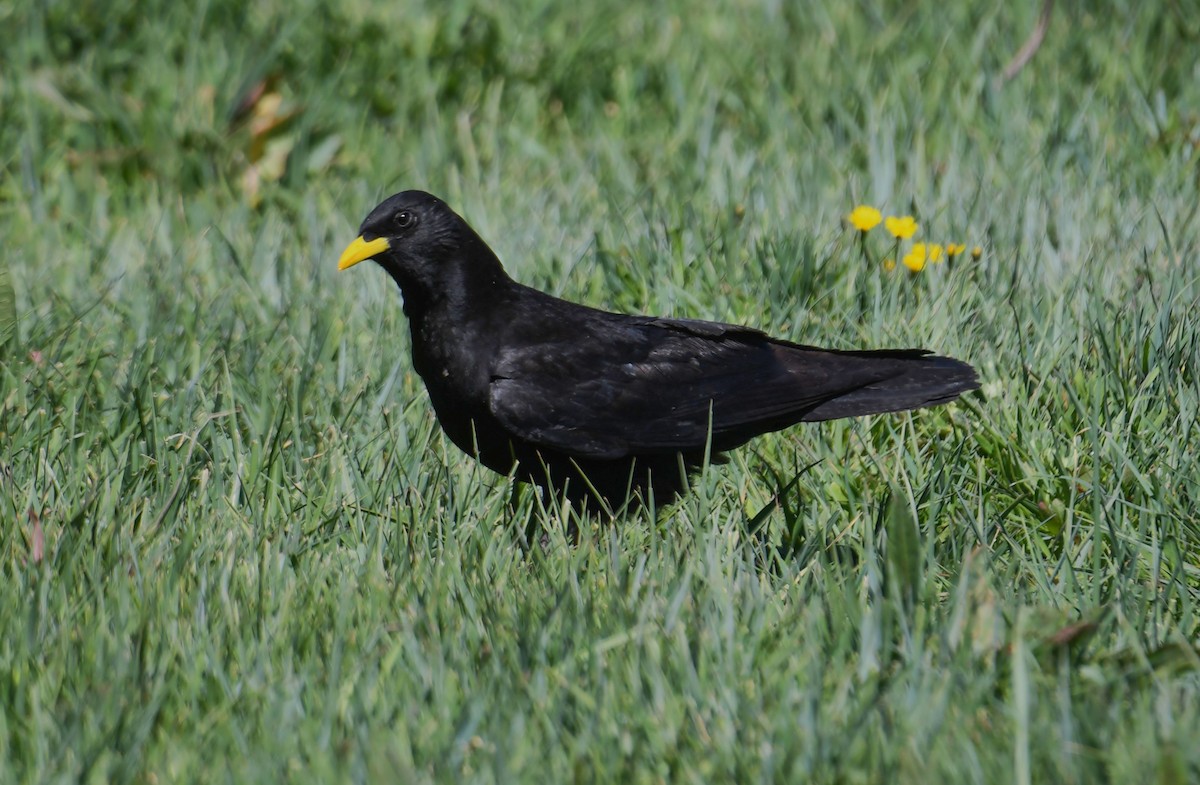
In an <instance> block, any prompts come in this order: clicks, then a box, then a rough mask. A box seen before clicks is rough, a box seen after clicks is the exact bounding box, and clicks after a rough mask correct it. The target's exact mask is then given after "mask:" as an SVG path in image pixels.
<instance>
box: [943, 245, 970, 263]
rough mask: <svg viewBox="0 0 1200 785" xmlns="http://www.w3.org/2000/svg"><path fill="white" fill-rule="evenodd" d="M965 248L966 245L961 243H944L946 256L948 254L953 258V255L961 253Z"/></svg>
mask: <svg viewBox="0 0 1200 785" xmlns="http://www.w3.org/2000/svg"><path fill="white" fill-rule="evenodd" d="M966 248H967V246H965V245H962V244H959V245H955V244H954V243H947V244H946V256H949V257H950V258H951V259H953V258H954V257H956V256H958V255H959V254H960V253H962V252H963V251H964V250H966Z"/></svg>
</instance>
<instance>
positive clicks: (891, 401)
mask: <svg viewBox="0 0 1200 785" xmlns="http://www.w3.org/2000/svg"><path fill="white" fill-rule="evenodd" d="M830 354H836V355H837V356H838V364H839V365H842V364H846V363H848V364H849V365H854V364H856V362H855V361H861V362H862V363H863V364H864V366H868V365H869V367H870V368H871V370H872V371H875V372H878V373H879V375H880V376H882V378H878V377H877V380H875V381H871V382H869V383H867V384H864V385H862V386H860V387H856V388H853V389H850V390H847V391H846V392H845V393H842V394H841V395H837V396H835V397H833V398H830V399H829V400H827V401H825V402H823V403H820V404H818V405H817V406H815V407H813V408H812V409H811V410H809V411H808V412H807V413H806V414H805V415H804V417H803V420H804V421H806V422H815V421H818V420H835V419H838V418H840V417H857V416H860V415H864V414H884V413H886V412H900V411H905V410H908V409H921V408H924V407H927V406H937V405H939V404H943V403H948V402H950V401H953V400H954V399H955V398H957V397H959V396H960V395H962V394H963V393H966V392H970V391H971V390H975V389H978V388H979V377H978V376H977V375H976V374H975V369H974V368H972V367H971V366H970V365H968V364H967V363H964V362H961V361H959V360H955V359H953V358H951V357H941V356H938V355H935V354H930V353H929V352H927V351H925V350H923V349H907V350H881V351H848V352H830Z"/></svg>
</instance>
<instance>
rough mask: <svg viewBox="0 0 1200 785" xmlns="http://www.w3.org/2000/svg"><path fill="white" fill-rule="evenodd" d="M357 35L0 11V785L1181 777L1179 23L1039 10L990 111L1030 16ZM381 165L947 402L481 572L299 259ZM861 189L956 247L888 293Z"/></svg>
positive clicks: (1175, 18) (428, 429)
mask: <svg viewBox="0 0 1200 785" xmlns="http://www.w3.org/2000/svg"><path fill="white" fill-rule="evenodd" d="M378 5H379V7H374V6H373V5H372V4H369V3H366V2H364V1H363V0H302V1H301V2H299V3H283V2H276V1H272V2H267V3H260V4H256V5H254V6H253V8H252V9H251V10H243V8H244V6H243V4H238V3H233V2H230V1H229V0H208V2H200V3H169V2H165V1H164V0H147V1H146V2H134V0H118V1H117V2H110V3H98V2H85V3H74V4H69V3H64V2H56V1H55V0H38V2H17V3H12V2H9V3H0V27H2V28H3V29H5V30H6V31H8V32H7V33H6V38H5V45H4V46H3V47H0V237H2V238H3V254H2V255H0V515H2V516H3V519H4V521H5V525H4V526H2V527H0V783H8V782H14V783H17V782H20V783H27V782H50V781H88V782H106V781H132V782H144V783H162V782H194V781H228V782H251V781H267V782H269V781H279V780H293V781H303V782H309V781H366V782H423V781H441V782H459V781H474V782H514V781H525V782H565V781H631V782H659V781H682V782H723V781H725V782H750V781H760V782H767V781H795V782H803V781H811V782H838V783H849V782H876V781H884V780H887V781H896V782H914V783H917V782H919V783H924V782H930V781H944V782H956V783H959V782H1019V783H1023V782H1035V781H1036V782H1078V783H1092V782H1130V781H1134V780H1137V781H1145V782H1151V781H1153V782H1156V783H1183V782H1189V781H1190V782H1195V781H1197V780H1200V731H1197V728H1200V654H1198V653H1197V648H1196V646H1197V642H1198V640H1200V513H1198V512H1197V501H1198V500H1200V462H1198V460H1197V454H1196V448H1195V445H1196V444H1198V443H1200V421H1198V414H1200V395H1198V389H1200V388H1198V381H1197V368H1200V326H1198V325H1197V321H1196V318H1195V314H1196V313H1197V309H1198V308H1200V280H1198V279H1200V264H1198V263H1200V254H1198V250H1200V231H1198V225H1197V211H1198V209H1200V208H1198V205H1200V174H1198V173H1200V79H1197V76H1198V72H1197V70H1196V67H1195V65H1194V63H1195V56H1194V55H1195V49H1196V41H1197V36H1200V29H1197V26H1196V23H1195V20H1194V18H1193V17H1194V16H1195V15H1194V14H1192V13H1190V12H1189V11H1188V10H1187V9H1188V8H1189V7H1190V6H1189V3H1188V2H1182V1H1169V2H1165V3H1163V4H1155V3H1134V2H1128V3H1126V2H1120V1H1119V0H1112V2H1099V3H1082V2H1066V3H1060V4H1058V8H1057V10H1056V16H1055V18H1054V20H1053V23H1052V25H1051V27H1050V31H1049V35H1048V37H1047V40H1046V42H1045V44H1044V46H1043V47H1042V50H1041V51H1040V52H1039V53H1038V54H1037V56H1036V58H1035V59H1034V60H1033V62H1032V63H1031V64H1030V66H1028V68H1027V69H1026V70H1025V71H1023V72H1022V73H1021V74H1020V75H1019V76H1018V77H1017V78H1016V79H1015V80H1014V81H1013V82H1012V83H1010V84H1008V85H1006V86H1003V87H1000V86H999V85H998V84H997V83H996V81H995V76H996V74H997V73H998V72H999V71H1000V70H1001V69H1002V67H1003V66H1004V64H1005V63H1006V62H1007V61H1008V59H1009V57H1010V56H1011V55H1012V53H1013V52H1015V51H1016V50H1017V49H1018V48H1019V46H1020V45H1021V43H1022V41H1023V40H1024V38H1025V36H1026V35H1027V34H1028V31H1029V30H1030V29H1031V28H1032V26H1033V24H1034V22H1035V19H1036V15H1037V10H1038V9H1037V7H1036V5H1037V4H1035V3H1026V4H1015V5H1014V4H1007V5H1006V4H988V3H973V4H965V3H964V4H948V5H946V6H945V7H939V4H930V3H916V2H891V3H882V4H873V3H867V2H860V3H835V2H824V1H823V0H817V1H814V0H807V1H806V2H800V3H762V4H758V3H750V2H724V3H719V4H700V3H697V4H694V6H693V5H691V4H685V3H683V2H680V1H679V0H667V2H662V3H654V4H650V5H649V6H647V5H645V4H636V3H634V4H630V3H617V2H601V3H599V4H592V5H591V6H588V8H589V9H590V10H571V9H570V7H569V6H568V5H566V4H563V6H562V7H559V5H558V4H550V3H545V2H542V0H523V2H521V3H517V4H512V7H511V8H507V9H505V10H501V8H499V7H493V6H492V5H491V4H486V3H480V2H476V3H474V4H472V3H470V2H458V3H454V4H447V3H432V2H430V3H421V2H414V3H380V4H378ZM1160 5H1161V7H1160ZM1009 6H1011V7H1009ZM268 77H269V79H270V84H271V86H272V89H273V90H276V91H277V92H278V93H279V95H280V96H281V98H282V100H283V108H284V110H286V111H294V112H295V114H294V116H292V117H291V119H290V120H289V121H288V122H287V123H285V124H284V125H283V126H281V127H280V128H278V129H276V130H275V131H273V132H272V133H270V134H268V135H266V137H265V138H260V139H258V140H257V142H256V140H255V138H254V136H253V134H252V132H251V131H250V130H249V129H248V128H247V127H246V125H245V123H244V122H243V123H237V122H232V121H231V118H233V117H234V115H235V108H236V107H237V106H238V104H239V101H240V100H241V99H242V98H243V97H244V96H246V95H247V94H249V93H250V92H251V91H252V89H253V88H254V86H255V85H258V84H261V83H262V81H263V80H264V79H266V78H268ZM264 141H265V142H267V143H268V144H265V145H264V144H262V143H263V142H264ZM252 161H254V162H257V165H259V166H260V167H261V170H260V178H259V186H258V190H257V192H256V193H255V194H254V196H253V198H251V196H250V195H249V193H248V192H247V191H246V190H245V187H244V185H243V183H244V182H245V179H244V178H245V176H246V171H247V167H248V166H250V165H251V162H252ZM410 187H420V188H425V189H427V190H430V191H433V192H435V193H438V194H440V195H442V196H443V197H445V198H446V199H447V200H448V201H449V202H450V203H451V204H452V205H454V206H455V207H456V208H458V209H459V210H460V211H461V212H462V213H463V214H464V215H465V216H466V217H467V218H468V220H470V221H471V222H472V224H473V225H474V226H475V227H476V228H477V229H478V230H479V231H480V232H481V233H482V234H483V236H484V237H485V238H487V239H488V240H489V241H490V242H491V243H492V245H493V247H494V248H495V249H496V250H497V252H498V253H499V254H500V255H501V258H502V259H503V260H505V262H506V264H507V266H508V268H509V270H510V272H511V273H512V274H513V275H514V276H515V277H516V278H518V279H519V280H521V281H523V282H526V283H529V284H532V285H536V286H539V287H542V288H546V289H549V290H551V291H554V292H556V293H559V294H562V295H564V296H567V297H569V298H570V299H574V300H579V301H585V302H588V303H590V304H593V305H597V306H603V307H610V308H614V309H622V310H630V311H641V312H653V313H666V314H671V315H675V316H686V317H693V318H709V319H719V320H726V321H734V322H743V323H749V324H754V325H757V326H761V327H763V328H765V329H768V330H770V331H772V332H774V333H777V334H781V335H784V336H787V337H790V338H793V339H796V340H801V341H806V342H814V343H820V344H823V345H832V346H836V347H843V348H844V347H859V346H926V347H930V348H934V349H936V350H938V351H939V352H942V353H946V354H951V355H954V356H957V357H962V358H965V359H969V360H970V361H971V362H973V363H974V364H976V366H977V367H978V368H979V370H980V373H981V377H982V381H983V390H982V391H981V393H978V394H975V395H973V396H970V397H969V398H968V399H966V400H964V401H961V402H960V403H958V404H955V405H953V406H949V407H944V408H941V409H936V410H928V411H922V412H918V413H913V414H911V415H896V416H885V417H875V418H866V419H861V420H855V421H843V422H834V423H828V424H822V425H819V426H803V427H798V428H794V429H791V430H789V431H786V432H784V433H782V434H779V435H773V436H770V437H764V438H762V439H759V440H756V441H755V442H754V443H753V444H752V445H751V446H750V447H749V448H747V449H743V450H741V451H739V452H737V453H736V454H734V456H733V460H732V461H731V462H730V463H729V464H728V465H725V466H720V467H713V468H712V469H711V470H709V471H707V472H705V473H704V474H703V475H702V476H700V477H699V478H697V481H696V488H695V492H694V493H693V494H692V495H690V496H689V497H688V498H687V499H685V500H684V501H682V502H681V503H679V504H678V505H677V506H675V507H672V508H670V509H667V510H664V511H661V512H660V514H659V515H658V516H657V517H652V516H650V515H647V514H644V513H642V514H633V515H630V516H628V517H627V518H625V519H622V520H620V521H619V522H618V523H617V524H616V525H614V526H611V527H610V526H607V525H605V526H600V525H596V524H589V525H588V527H587V528H586V530H585V533H584V537H583V540H582V542H581V543H580V544H579V546H578V547H569V546H568V545H567V544H566V542H565V540H564V536H563V531H564V530H565V523H564V521H563V520H562V516H561V513H560V511H554V510H551V511H538V512H535V513H534V514H535V515H536V516H537V520H538V521H539V523H540V524H541V525H544V526H545V527H546V529H547V531H548V532H549V538H550V547H548V548H547V549H546V550H545V551H544V552H543V551H535V552H533V553H530V554H524V553H522V551H521V550H520V548H519V547H517V545H516V540H515V537H514V536H513V525H512V521H513V517H514V516H513V513H512V512H511V511H510V510H509V508H508V498H509V490H510V489H509V483H508V481H507V480H505V479H504V478H499V477H495V476H492V475H491V474H489V473H488V472H487V471H486V470H482V469H480V468H479V467H477V466H475V465H474V464H473V463H472V462H471V461H469V460H468V459H466V458H464V457H463V456H462V455H460V454H459V453H458V452H457V451H456V450H455V449H454V448H453V446H451V445H449V444H448V443H447V442H446V441H445V439H444V438H443V437H442V435H441V433H440V431H439V430H438V428H437V426H436V422H435V421H434V420H433V418H432V414H431V411H430V408H429V406H428V403H427V400H426V398H425V394H424V391H423V389H422V387H421V385H420V380H419V379H418V378H417V377H416V376H415V375H414V373H413V371H412V366H411V363H410V360H409V356H408V335H407V325H406V323H405V320H404V317H403V314H402V313H401V309H400V305H401V300H400V297H399V294H398V292H397V291H395V289H394V287H393V286H392V285H391V283H390V282H389V281H388V280H386V276H384V275H383V274H382V273H381V272H380V271H379V270H376V269H370V268H368V267H367V266H364V267H362V268H358V269H356V270H355V271H354V272H353V273H352V274H345V275H336V274H335V270H334V266H335V265H334V262H335V260H336V258H337V254H338V252H339V251H340V250H341V248H342V247H343V246H344V244H345V243H346V242H348V241H349V240H350V239H351V238H352V237H353V236H354V233H355V228H356V227H357V225H358V222H359V221H360V220H361V219H362V217H363V216H364V215H365V214H366V212H367V211H368V210H369V209H370V208H371V207H372V206H374V204H375V203H376V201H377V200H378V199H379V198H380V197H382V196H384V195H386V194H388V193H391V192H393V191H396V190H400V189H402V188H410ZM860 201H866V202H870V203H872V204H876V205H878V206H881V207H883V208H885V209H886V210H887V211H890V212H892V213H895V214H904V213H907V212H912V213H913V214H915V215H916V216H917V217H918V219H919V221H920V223H921V225H922V235H921V236H922V237H923V238H924V239H928V240H930V241H934V242H947V241H961V242H965V243H967V245H968V247H970V246H972V245H979V246H981V247H982V249H983V255H982V258H981V259H980V260H979V261H978V262H973V261H971V260H970V259H960V260H959V261H958V263H956V264H955V265H954V266H953V267H952V268H949V267H947V266H946V265H941V266H939V267H937V268H934V269H931V270H928V271H926V272H925V273H922V274H921V275H919V276H910V275H908V274H906V273H903V272H902V271H896V272H893V273H886V272H884V271H883V269H882V268H881V266H880V265H879V264H878V258H876V259H873V260H872V261H871V262H870V263H868V262H866V261H864V259H863V258H862V256H861V254H860V252H859V249H858V247H857V243H856V240H855V238H854V237H853V236H851V233H850V232H848V231H847V229H846V228H845V224H844V223H843V216H844V215H845V213H846V212H848V210H849V209H850V208H851V207H852V206H853V205H854V204H856V203H858V202H860ZM880 231H881V230H876V232H875V233H872V235H871V238H870V239H871V243H872V246H873V248H872V253H874V254H875V255H876V257H878V256H880V255H882V253H883V251H884V245H885V243H883V242H882V241H881V240H880V237H879V236H878V234H877V233H878V232H880ZM809 467H811V468H809ZM781 490H783V491H784V493H782V494H780V498H781V503H780V504H777V505H776V504H774V503H773V500H774V499H775V495H776V494H777V493H778V492H779V491H781ZM531 504H533V502H532V500H530V499H529V498H526V499H525V500H524V501H523V502H522V505H523V508H522V509H520V510H518V511H517V514H516V517H517V519H519V520H523V519H524V515H525V514H526V510H525V509H524V507H527V506H529V505H531Z"/></svg>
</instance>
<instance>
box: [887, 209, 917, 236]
mask: <svg viewBox="0 0 1200 785" xmlns="http://www.w3.org/2000/svg"><path fill="white" fill-rule="evenodd" d="M883 225H884V227H885V228H886V229H887V230H888V231H889V232H891V233H892V236H893V237H895V238H896V239H897V240H907V239H908V238H910V237H912V236H913V235H914V234H916V233H917V222H916V221H915V220H914V219H913V217H912V216H911V215H906V216H904V217H903V218H897V217H896V216H894V215H889V216H888V218H887V220H886V221H884V222H883Z"/></svg>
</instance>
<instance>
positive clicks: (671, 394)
mask: <svg viewBox="0 0 1200 785" xmlns="http://www.w3.org/2000/svg"><path fill="white" fill-rule="evenodd" d="M592 327H593V329H592V330H591V334H590V335H589V336H588V338H587V339H585V340H581V339H580V336H578V335H574V336H572V338H571V339H570V340H563V341H561V342H559V341H548V342H542V343H536V344H533V345H530V344H525V345H523V346H521V347H520V348H515V349H509V350H507V351H506V352H504V353H503V354H502V355H501V357H500V358H499V362H498V364H497V366H496V368H495V369H494V372H493V375H492V382H491V391H490V396H491V399H490V405H491V411H492V413H493V414H494V415H495V417H496V418H497V419H498V420H499V421H500V423H501V424H502V425H503V426H504V427H505V428H506V429H508V430H509V431H510V432H511V433H513V434H514V435H515V436H518V437H519V438H522V439H524V440H526V441H528V442H531V443H533V444H535V445H538V446H544V447H549V448H554V449H557V450H560V451H563V452H566V453H568V454H571V455H576V456H588V457H593V458H619V457H623V456H626V455H633V454H641V455H644V454H649V453H665V452H675V451H682V450H699V449H703V447H704V446H705V443H706V442H707V440H708V437H709V433H710V426H711V434H712V446H713V448H714V449H715V450H726V449H731V448H733V447H736V446H737V445H739V444H742V443H743V442H745V441H747V440H748V439H750V438H751V437H753V436H755V435H757V434H760V433H765V432H767V431H773V430H778V429H780V428H783V427H786V426H788V425H791V424H793V423H795V422H799V421H801V420H824V419H832V418H836V417H848V416H853V415H859V414H870V413H877V412H887V411H899V410H903V409H912V408H917V407H920V406H928V405H933V404H936V403H942V402H945V401H948V400H953V399H954V398H956V397H957V396H958V395H960V394H961V393H962V392H965V391H966V390H970V389H974V387H976V386H977V383H976V381H975V374H974V371H973V370H972V369H971V367H970V366H969V365H966V364H965V363H960V362H958V361H956V360H951V359H948V358H943V357H934V356H931V355H929V354H928V353H927V352H924V351H920V350H916V351H880V352H835V351H826V350H822V349H816V348H813V347H807V346H800V345H797V344H792V343H788V342H785V341H779V340H775V339H772V338H770V337H769V336H767V335H765V334H764V333H761V332H759V331H757V330H751V329H748V328H744V327H735V326H732V325H725V324H718V323H715V322H702V321H689V320H675V319H648V318H645V319H639V318H636V317H624V318H623V319H621V320H619V321H617V320H613V321H606V322H604V323H601V324H594V325H592Z"/></svg>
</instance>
